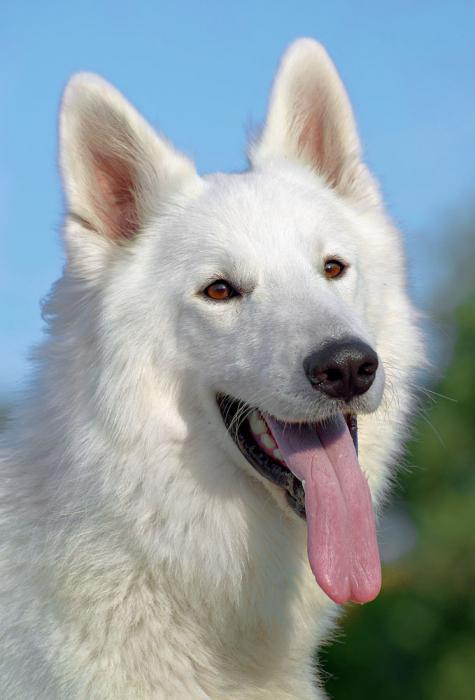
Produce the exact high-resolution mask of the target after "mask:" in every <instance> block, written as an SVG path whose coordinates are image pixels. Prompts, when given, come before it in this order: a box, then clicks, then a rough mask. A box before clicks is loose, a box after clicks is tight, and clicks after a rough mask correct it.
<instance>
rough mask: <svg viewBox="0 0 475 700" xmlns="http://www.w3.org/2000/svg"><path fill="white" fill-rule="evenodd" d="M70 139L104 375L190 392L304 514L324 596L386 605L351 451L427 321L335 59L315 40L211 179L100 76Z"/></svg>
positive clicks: (66, 137) (68, 122)
mask: <svg viewBox="0 0 475 700" xmlns="http://www.w3.org/2000/svg"><path fill="white" fill-rule="evenodd" d="M61 145H62V157H61V162H62V169H63V174H64V181H65V188H66V193H67V197H68V202H69V223H68V226H67V228H66V246H67V250H68V259H69V263H68V264H69V270H70V274H71V275H72V276H73V277H74V278H77V279H79V280H81V283H82V284H83V285H86V286H87V287H88V288H90V289H93V290H95V293H96V294H97V297H98V299H99V300H100V304H101V324H102V327H103V331H104V333H103V336H104V337H109V338H113V342H111V343H110V344H108V345H107V341H105V340H103V341H102V342H103V343H106V347H107V351H106V352H105V356H106V358H107V362H109V363H110V364H112V365H115V366H116V369H117V367H119V366H121V367H122V373H123V374H124V375H126V376H127V375H129V376H130V378H132V379H131V382H132V383H133V384H134V387H133V391H134V392H135V393H136V394H137V392H138V393H140V391H143V392H144V393H147V392H148V391H150V387H149V386H145V385H143V384H141V378H142V379H143V377H144V376H145V374H146V376H147V377H150V376H151V373H152V374H153V372H154V371H155V372H156V373H157V375H160V376H161V379H162V380H163V382H165V383H166V382H168V383H169V384H170V385H173V384H176V383H177V382H179V383H180V385H181V386H182V387H186V394H187V399H188V401H189V403H190V405H193V406H195V407H200V410H202V411H204V413H205V414H206V415H207V417H208V422H207V425H208V426H210V427H208V428H205V427H204V428H203V429H208V430H209V432H210V435H209V439H210V440H216V442H217V443H219V445H220V446H221V447H223V446H224V449H225V450H227V451H228V454H229V456H230V458H231V460H232V461H233V462H234V463H235V464H236V465H238V466H240V467H243V468H244V469H246V468H247V469H250V470H252V471H253V473H257V474H258V475H259V478H261V479H265V480H267V481H268V482H269V483H271V484H272V485H273V488H275V486H277V487H278V490H279V493H282V495H283V498H282V502H283V503H284V497H285V503H286V504H287V505H285V507H288V506H289V505H290V507H291V508H292V509H293V510H294V511H295V512H297V513H298V514H300V515H302V516H304V517H305V515H306V516H307V520H308V524H309V533H310V539H309V554H310V561H311V564H312V567H313V569H314V571H315V573H316V576H317V579H318V580H319V582H320V583H321V585H322V587H323V588H325V590H327V591H328V592H329V594H330V595H331V596H332V597H333V598H334V599H335V600H339V601H340V600H346V599H348V598H350V597H352V598H354V599H356V600H367V599H369V598H371V597H373V596H374V595H375V593H376V591H377V590H378V588H379V574H378V571H377V568H378V562H377V561H376V558H377V557H376V554H375V547H376V545H375V536H374V524H373V522H372V518H371V515H370V510H371V508H370V496H369V491H368V488H367V484H366V481H365V479H364V477H363V476H362V474H361V471H360V470H359V467H358V464H357V460H356V453H355V448H354V447H353V443H354V442H356V421H357V416H358V415H360V414H368V413H372V412H374V411H376V410H377V409H378V407H379V406H380V404H381V402H382V400H383V397H384V396H385V372H386V373H388V367H387V365H388V363H389V365H390V366H389V373H391V374H392V377H393V378H394V377H396V375H395V374H394V371H393V370H394V357H395V356H397V355H398V343H399V342H400V340H399V339H398V338H392V337H391V334H392V333H393V329H392V326H391V320H390V319H389V317H390V316H391V315H394V314H395V313H396V314H399V315H400V316H401V317H402V325H401V326H400V327H401V328H403V329H404V328H405V327H406V326H407V325H408V324H410V318H409V316H410V308H409V306H408V304H407V302H406V301H405V296H404V282H403V274H402V257H401V251H400V247H399V243H398V238H397V235H396V234H395V232H394V231H393V230H392V228H391V227H390V226H389V225H388V223H387V221H386V219H385V216H384V213H383V210H382V205H381V202H380V197H379V194H378V191H377V188H376V186H375V184H374V182H373V180H372V178H371V176H370V174H369V173H368V171H367V169H366V167H365V165H364V164H363V162H362V160H361V149H360V144H359V139H358V135H357V131H356V127H355V123H354V118H353V114H352V110H351V107H350V104H349V101H348V98H347V95H346V93H345V90H344V88H343V86H342V84H341V82H340V79H339V77H338V75H337V73H336V71H335V69H334V66H333V64H332V63H331V61H330V59H329V58H328V56H327V54H326V53H325V51H324V50H323V49H322V48H321V46H319V45H318V44H316V43H315V42H313V41H311V40H300V41H298V42H296V43H295V44H294V45H293V46H292V47H291V48H290V49H289V51H288V52H287V54H286V55H285V57H284V59H283V62H282V65H281V67H280V70H279V72H278V74H277V77H276V81H275V85H274V88H273V91H272V96H271V100H270V107H269V114H268V117H267V121H266V123H265V126H264V129H263V131H262V134H261V135H260V137H259V138H257V139H256V141H255V142H254V143H253V145H252V147H251V149H250V162H251V167H250V169H249V171H247V172H245V173H242V174H235V175H215V176H210V177H205V178H202V177H200V176H198V174H197V173H196V170H195V168H194V166H193V165H192V163H191V162H190V161H189V160H188V159H187V158H186V157H184V156H183V155H181V154H179V153H177V152H176V151H175V150H174V149H173V148H172V147H171V146H170V145H169V144H168V143H167V142H165V141H164V140H163V139H162V138H160V137H159V136H158V135H157V134H156V133H155V132H154V131H153V130H152V129H151V128H150V127H149V126H148V125H147V124H146V123H145V122H144V121H143V120H142V118H141V117H140V116H139V115H138V114H137V113H136V112H135V110H134V109H133V108H132V107H131V106H130V105H129V104H128V103H127V102H126V101H125V100H124V99H123V98H122V96H121V95H120V94H119V93H118V92H117V91H116V90H114V89H113V88H112V87H111V86H109V85H108V84H107V83H105V82H104V81H102V80H101V79H99V78H97V77H95V76H89V75H79V76H78V77H76V78H73V80H72V81H71V83H70V85H69V86H68V88H67V90H66V93H65V97H64V103H63V111H62V118H61ZM408 352H409V353H410V352H411V349H410V348H405V349H404V357H407V355H408ZM119 358H120V359H119ZM405 362H406V364H407V361H405ZM120 363H122V364H120ZM144 367H147V372H146V373H145V371H144ZM139 370H140V372H141V374H140V372H139ZM101 376H105V377H107V372H106V373H104V372H103V373H102V375H101ZM117 376H118V371H116V372H115V377H116V378H117ZM109 394H110V391H109ZM124 401H125V402H126V401H127V396H126V395H125V394H124V393H122V396H121V402H122V407H121V410H122V408H123V402H124ZM203 425H204V424H203ZM304 487H305V488H306V492H305V493H304ZM355 500H356V503H353V501H355ZM325 504H327V505H325ZM328 504H330V505H328ZM309 509H310V511H311V512H309ZM306 510H307V512H306ZM345 519H346V520H345ZM329 524H330V525H331V527H330V529H331V530H332V532H333V534H328V533H327V534H325V527H327V529H328V525H329ZM348 528H350V529H351V528H355V529H356V530H358V532H359V534H358V535H355V537H353V541H352V543H351V544H348V541H349V540H348ZM345 538H346V540H347V541H345ZM350 539H351V538H350ZM363 540H364V541H363ZM350 550H352V551H350ZM354 552H357V556H356V560H355V559H354ZM335 553H336V554H335ZM333 555H335V556H336V562H335V561H330V560H331V559H332V556H333ZM358 567H360V568H361V567H363V568H364V569H365V571H364V573H363V574H361V573H358V571H357V568H358Z"/></svg>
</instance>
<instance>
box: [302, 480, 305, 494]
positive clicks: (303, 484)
mask: <svg viewBox="0 0 475 700" xmlns="http://www.w3.org/2000/svg"><path fill="white" fill-rule="evenodd" d="M302 488H303V490H304V491H305V479H302Z"/></svg>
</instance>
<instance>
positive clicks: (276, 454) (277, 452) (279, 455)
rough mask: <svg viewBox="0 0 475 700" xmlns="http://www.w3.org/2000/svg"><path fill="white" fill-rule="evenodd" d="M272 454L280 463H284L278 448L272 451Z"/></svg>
mask: <svg viewBox="0 0 475 700" xmlns="http://www.w3.org/2000/svg"><path fill="white" fill-rule="evenodd" d="M272 454H273V455H274V457H275V458H276V459H280V461H281V462H283V461H284V455H283V454H282V452H281V451H280V450H279V449H278V448H277V449H276V450H274V452H273V453H272Z"/></svg>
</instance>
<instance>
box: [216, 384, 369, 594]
mask: <svg viewBox="0 0 475 700" xmlns="http://www.w3.org/2000/svg"><path fill="white" fill-rule="evenodd" d="M217 401H218V405H219V408H220V411H221V415H222V417H223V420H224V424H225V426H226V428H227V430H228V433H229V434H230V435H231V437H232V439H233V440H234V442H235V443H236V445H237V446H238V448H239V449H240V451H241V452H242V454H243V455H244V457H245V458H246V459H247V461H248V462H249V464H251V465H252V467H254V469H255V470H256V471H257V472H258V473H259V474H261V475H262V476H263V477H265V478H266V479H268V480H269V481H271V482H272V483H273V484H276V485H277V486H279V487H281V488H282V489H283V490H284V492H285V496H286V499H287V503H288V504H289V506H290V507H291V508H292V509H293V510H294V511H295V512H296V513H297V514H298V515H299V516H300V517H301V518H303V519H305V520H306V523H307V553H308V559H309V563H310V567H311V569H312V571H313V573H314V576H315V579H316V580H317V583H318V584H319V586H320V587H321V588H322V589H323V590H324V591H325V593H327V595H328V596H329V597H330V598H331V599H332V600H334V601H335V602H336V603H345V602H347V601H348V600H353V601H355V602H358V603H365V602H367V601H369V600H373V598H375V597H376V595H377V594H378V593H379V590H380V587H381V564H380V559H379V551H378V543H377V537H376V523H375V517H374V512H373V506H372V500H371V493H370V489H369V485H368V481H367V478H366V476H365V474H364V473H363V471H362V469H361V467H360V464H359V462H358V456H357V422H356V416H355V415H352V414H350V415H343V414H342V413H338V414H336V415H334V416H332V417H330V418H328V419H326V420H324V421H321V422H317V423H295V422H286V421H282V420H279V419H277V418H275V417H274V416H271V415H267V414H264V413H263V412H261V411H259V409H257V408H253V407H251V406H248V405H246V404H244V403H243V402H242V401H238V400H236V399H233V398H232V397H230V396H222V395H220V396H218V397H217Z"/></svg>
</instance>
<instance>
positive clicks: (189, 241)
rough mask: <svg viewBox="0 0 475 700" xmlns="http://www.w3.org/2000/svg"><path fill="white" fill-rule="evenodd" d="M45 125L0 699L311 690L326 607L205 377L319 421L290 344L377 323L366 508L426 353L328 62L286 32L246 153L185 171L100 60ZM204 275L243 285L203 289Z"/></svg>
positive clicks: (1, 536) (9, 448) (395, 246)
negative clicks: (54, 249) (55, 273)
mask: <svg viewBox="0 0 475 700" xmlns="http://www.w3.org/2000/svg"><path fill="white" fill-rule="evenodd" d="M151 89H153V86H151ZM60 140H61V145H60V147H61V167H62V175H63V181H64V188H65V193H66V199H67V206H68V213H67V217H66V221H65V227H64V241H65V250H66V264H65V269H64V274H63V276H62V278H61V279H60V280H59V281H58V282H57V283H56V284H55V286H54V287H53V290H52V292H51V294H50V296H49V298H48V300H47V302H46V304H45V308H44V314H45V318H46V320H47V323H48V336H47V337H46V339H45V340H44V341H43V343H42V344H41V345H40V346H39V348H38V349H37V350H36V352H35V356H34V362H35V365H34V367H35V371H34V376H33V379H32V380H31V382H30V384H29V389H28V391H27V395H26V397H25V400H24V402H23V403H22V405H20V406H19V407H18V409H17V410H16V412H15V415H14V417H13V420H12V422H11V424H10V427H9V428H8V430H7V432H6V435H5V436H4V437H5V445H4V448H3V451H2V475H3V477H2V486H1V489H2V496H1V507H2V514H1V520H0V526H1V531H0V543H1V544H0V547H1V555H2V560H1V570H0V588H1V596H0V608H1V609H0V629H1V641H0V679H1V680H0V696H1V698H2V700H13V699H15V700H18V699H20V698H25V700H26V699H28V700H29V699H30V698H38V699H42V700H54V699H59V698H60V699H64V700H66V699H68V700H71V699H79V698H80V699H84V700H85V699H87V700H93V699H100V700H106V699H112V698H114V699H117V698H126V699H127V700H129V699H132V698H137V699H140V700H147V699H151V698H154V699H161V698H163V699H174V698H176V699H180V700H185V698H193V699H197V700H198V699H204V698H212V699H213V700H224V699H225V700H233V699H234V700H284V698H287V699H290V698H295V699H297V698H298V699H299V700H310V699H311V698H313V699H314V700H315V699H316V698H323V697H324V693H323V691H322V689H321V688H320V687H319V686H318V682H317V680H316V676H315V666H314V659H315V651H316V649H317V646H318V644H319V643H320V642H321V640H322V639H323V638H324V637H326V636H328V635H329V633H330V631H331V623H332V621H334V619H335V616H336V614H337V606H336V605H334V604H333V603H331V602H330V601H329V600H328V599H327V598H326V596H325V595H324V594H323V592H321V591H320V590H319V588H318V586H317V584H316V582H315V580H314V579H313V576H312V573H311V571H310V567H309V564H308V560H307V555H306V525H305V523H304V522H303V521H301V520H299V519H298V518H297V516H295V515H294V514H293V513H292V511H291V510H290V509H289V508H288V506H287V505H286V503H285V499H284V496H283V493H281V492H280V490H279V489H278V488H277V487H274V486H272V485H271V484H270V483H269V482H264V481H263V480H261V479H260V478H259V477H257V475H256V473H255V472H254V471H253V470H252V468H251V467H250V466H249V465H248V464H247V462H246V461H245V459H244V457H243V456H242V455H241V453H240V452H239V451H238V448H237V447H236V445H235V443H234V442H233V440H232V439H231V437H230V435H229V434H228V432H227V431H226V429H225V428H224V424H223V421H222V418H221V416H220V414H219V411H218V409H217V406H216V401H215V395H216V393H217V392H224V393H228V394H230V395H232V396H233V397H235V398H238V399H240V400H242V401H243V402H245V404H250V405H255V406H258V407H259V408H260V409H261V410H263V411H267V412H269V413H271V414H273V415H275V416H277V417H278V418H281V419H283V420H294V421H295V420H297V421H298V420H300V421H303V420H306V421H314V420H317V419H321V418H322V417H324V416H328V415H329V414H330V413H331V412H334V411H335V410H336V409H338V406H337V405H335V404H334V403H332V401H331V400H330V399H329V398H328V397H324V396H323V395H321V396H320V395H319V394H318V392H317V391H316V390H315V389H313V388H312V387H311V385H310V384H309V382H308V381H307V379H306V377H305V374H304V371H303V365H302V362H303V359H304V357H305V356H306V355H308V354H309V353H311V352H313V351H315V350H316V349H318V347H320V346H321V345H322V343H324V342H327V341H328V340H329V339H335V338H339V337H344V336H347V335H351V336H358V337H359V338H361V339H362V340H364V341H365V342H367V343H369V344H370V345H372V346H373V347H374V348H375V349H376V350H377V352H378V354H379V358H380V368H379V369H378V375H377V377H376V380H375V382H374V384H373V387H372V388H371V389H370V391H369V392H368V393H367V394H365V395H363V396H361V397H359V398H358V399H356V400H355V401H354V403H353V404H352V406H351V408H352V410H353V411H354V412H357V413H359V414H360V415H359V440H360V461H361V465H362V468H363V470H364V473H365V474H366V476H367V478H368V480H369V483H370V486H371V490H372V494H373V499H374V502H375V506H376V507H378V505H379V504H380V503H381V501H382V498H383V495H384V493H385V487H386V486H387V484H388V482H389V481H390V478H391V473H392V472H393V467H394V464H395V457H396V455H397V453H398V450H399V448H400V445H401V440H402V437H403V436H404V433H405V427H404V426H405V421H406V418H407V415H408V413H409V411H410V408H411V381H412V375H413V372H414V370H415V369H416V368H417V367H418V366H419V365H420V364H421V362H422V351H421V345H420V340H419V335H418V332H417V330H416V326H415V321H414V312H413V310H412V307H411V304H410V302H409V300H408V298H407V295H406V290H405V273H404V257H403V252H402V249H401V243H400V238H399V235H398V233H397V231H396V230H395V229H394V227H393V226H392V225H391V223H390V222H389V221H388V218H387V216H386V214H385V212H384V209H383V205H382V203H381V200H380V195H379V193H378V190H377V188H376V186H375V184H374V181H373V180H372V178H371V176H370V175H369V173H368V171H367V170H366V168H365V167H364V165H363V164H362V161H361V154H360V146H359V140H358V136H357V133H356V129H355V125H354V120H353V116H352V112H351V107H350V105H349V102H348V99H347V96H346V93H345V91H344V89H343V87H342V84H341V82H340V80H339V78H338V76H337V74H336V71H335V69H334V67H333V65H332V64H331V62H330V60H329V58H328V57H327V55H326V53H325V52H324V50H323V49H322V48H321V47H320V46H319V45H318V44H316V43H315V42H313V41H311V40H306V39H304V40H300V41H298V42H296V43H295V44H294V45H292V46H291V47H290V49H289V51H288V52H287V53H286V55H285V57H284V59H283V62H282V65H281V68H280V70H279V72H278V74H277V78H276V81H275V84H274V88H273V92H272V96H271V101H270V107H269V114H268V118H267V121H266V124H265V125H264V128H263V131H262V134H261V136H260V137H259V138H257V139H256V140H255V142H254V143H253V144H252V145H251V147H250V160H251V165H250V168H249V170H248V171H247V172H245V173H242V174H234V175H221V174H218V175H213V176H210V177H206V178H202V177H200V176H199V175H198V174H197V173H196V171H195V169H194V166H193V164H192V163H191V161H190V160H189V159H188V158H186V157H185V156H183V155H181V154H179V153H177V152H176V151H175V150H174V149H173V148H172V147H171V146H170V145H169V144H168V143H167V142H166V141H165V140H164V139H162V138H161V137H159V136H157V135H156V134H155V133H154V132H153V131H152V129H151V127H149V126H148V125H147V124H146V123H145V122H144V121H143V120H142V118H141V117H140V116H139V115H138V114H137V113H136V112H135V110H134V109H133V108H132V107H131V106H130V105H129V104H128V103H127V102H126V101H125V99H124V98H123V97H122V96H121V95H120V94H119V93H118V92H117V91H116V90H115V89H114V88H112V87H111V86H110V85H108V84H107V83H105V82H104V81H102V80H101V79H100V78H98V77H96V76H91V75H79V76H76V77H74V78H73V79H72V81H71V82H70V84H69V86H68V87H67V89H66V93H65V96H64V100H63V106H62V112H61V128H60ZM38 235H44V233H41V232H38ZM25 254H27V251H25ZM328 257H337V258H338V259H341V260H343V261H345V263H347V264H348V268H347V270H346V271H345V274H344V275H342V277H341V278H338V279H335V280H329V279H326V277H325V274H324V269H323V266H324V261H325V259H327V258H328ZM216 279H226V280H228V281H229V282H230V283H231V284H232V285H233V286H234V287H235V288H237V289H239V290H240V291H241V293H242V296H241V297H238V298H233V299H231V300H230V301H228V302H224V303H223V302H221V303H220V302H213V301H211V300H209V299H207V298H205V297H204V296H203V294H202V290H203V289H205V288H206V286H207V285H209V284H210V283H211V282H213V281H214V280H216ZM357 683H358V679H357V678H355V684H357Z"/></svg>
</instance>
